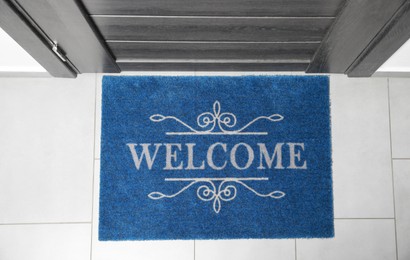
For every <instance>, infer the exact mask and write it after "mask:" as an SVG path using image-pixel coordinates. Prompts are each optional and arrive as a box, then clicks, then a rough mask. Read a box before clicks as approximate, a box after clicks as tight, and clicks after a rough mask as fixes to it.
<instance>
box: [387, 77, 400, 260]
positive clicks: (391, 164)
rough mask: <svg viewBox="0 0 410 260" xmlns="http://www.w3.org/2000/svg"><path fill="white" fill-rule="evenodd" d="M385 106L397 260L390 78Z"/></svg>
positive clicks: (388, 79)
mask: <svg viewBox="0 0 410 260" xmlns="http://www.w3.org/2000/svg"><path fill="white" fill-rule="evenodd" d="M387 104H388V110H389V134H390V159H391V160H390V169H391V178H392V189H393V213H394V239H395V246H396V259H399V250H398V246H397V219H396V217H397V216H396V195H395V191H394V169H393V144H392V133H391V110H390V78H387Z"/></svg>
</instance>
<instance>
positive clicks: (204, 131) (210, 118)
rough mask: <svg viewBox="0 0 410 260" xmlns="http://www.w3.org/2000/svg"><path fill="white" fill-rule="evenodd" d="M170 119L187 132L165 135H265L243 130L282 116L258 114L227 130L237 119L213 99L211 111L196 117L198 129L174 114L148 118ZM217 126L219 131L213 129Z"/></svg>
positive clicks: (157, 120) (156, 119) (276, 120)
mask: <svg viewBox="0 0 410 260" xmlns="http://www.w3.org/2000/svg"><path fill="white" fill-rule="evenodd" d="M167 119H171V120H175V121H176V122H178V123H180V124H181V125H183V126H184V127H186V128H187V129H189V131H188V132H167V133H166V134H167V135H267V134H268V133H267V132H244V130H246V129H247V128H248V127H250V126H251V125H252V124H254V123H255V122H256V121H258V120H261V119H265V120H269V121H271V122H278V121H281V120H283V116H282V115H279V114H272V115H270V116H259V117H257V118H255V119H253V120H252V121H250V122H249V123H247V124H246V125H245V126H243V127H242V128H239V129H237V130H227V129H232V128H234V127H235V126H236V123H237V119H236V116H235V115H234V114H232V113H229V112H224V113H221V104H220V103H219V101H215V102H214V105H213V113H210V112H204V113H202V114H200V115H199V116H198V117H197V120H196V121H197V125H198V127H199V129H200V130H198V129H195V128H194V127H192V126H190V125H188V124H187V123H185V122H183V121H182V120H180V119H179V118H177V117H174V116H164V115H161V114H155V115H152V116H150V120H151V121H153V122H156V123H157V122H162V121H164V120H167ZM217 128H219V131H215V130H217Z"/></svg>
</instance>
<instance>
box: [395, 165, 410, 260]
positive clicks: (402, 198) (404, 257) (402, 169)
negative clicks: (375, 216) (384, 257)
mask: <svg viewBox="0 0 410 260" xmlns="http://www.w3.org/2000/svg"><path fill="white" fill-rule="evenodd" d="M393 171H394V192H395V201H396V229H397V248H398V256H399V258H398V259H399V260H408V259H410V247H409V245H410V236H409V234H410V207H409V201H410V160H395V161H394V162H393Z"/></svg>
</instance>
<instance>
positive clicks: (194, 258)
mask: <svg viewBox="0 0 410 260" xmlns="http://www.w3.org/2000/svg"><path fill="white" fill-rule="evenodd" d="M195 255H196V252H195V239H194V260H195V258H196V256H195Z"/></svg>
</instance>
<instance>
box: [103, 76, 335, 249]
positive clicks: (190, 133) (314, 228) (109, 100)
mask: <svg viewBox="0 0 410 260" xmlns="http://www.w3.org/2000/svg"><path fill="white" fill-rule="evenodd" d="M101 139H102V141H101V188H100V217H99V240H102V241H106V240H168V239H238V238H239V239H250V238H328V237H333V236H334V227H333V199H332V176H331V164H332V160H331V129H330V104H329V79H328V77H324V76H312V77H310V76H309V77H307V76H275V77H272V76H247V77H154V76H149V77H123V76H122V77H111V76H106V77H104V78H103V95H102V136H101Z"/></svg>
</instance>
